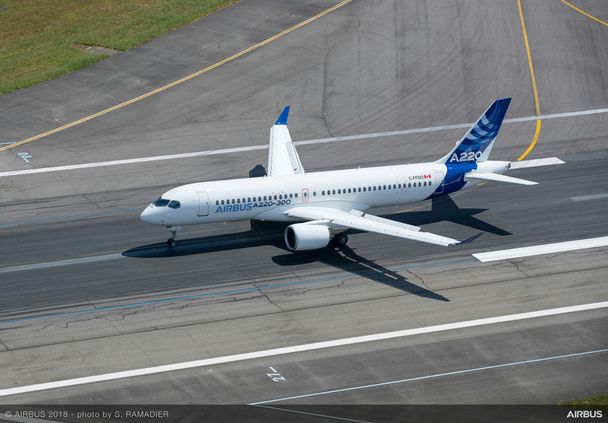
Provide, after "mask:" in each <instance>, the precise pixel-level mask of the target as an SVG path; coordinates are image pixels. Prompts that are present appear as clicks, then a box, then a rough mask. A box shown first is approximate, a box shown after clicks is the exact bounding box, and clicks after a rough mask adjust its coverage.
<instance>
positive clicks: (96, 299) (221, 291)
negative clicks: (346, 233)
mask: <svg viewBox="0 0 608 423" xmlns="http://www.w3.org/2000/svg"><path fill="white" fill-rule="evenodd" d="M279 3H280V7H279V6H278V4H279ZM336 3H337V2H331V1H316V0H315V1H306V2H297V3H295V2H294V3H288V4H284V2H273V1H270V0H264V1H256V2H254V1H248V0H244V1H242V2H240V3H238V4H236V5H234V6H231V7H229V8H227V9H224V10H222V11H220V12H218V13H217V14H215V15H212V16H209V17H207V18H205V19H203V20H200V21H197V22H195V23H193V24H191V25H189V26H187V27H185V28H183V29H180V30H177V31H175V32H174V33H171V34H168V35H166V36H163V37H160V38H158V39H157V40H154V41H152V42H150V43H148V44H146V45H144V46H141V47H139V48H136V49H134V50H132V51H130V52H127V53H124V54H119V55H116V56H114V57H112V58H111V59H108V60H106V61H104V62H102V63H99V64H97V65H94V66H93V67H91V68H88V69H85V70H82V71H79V72H76V73H74V74H71V75H68V76H65V77H62V78H59V79H57V80H53V81H49V82H47V83H44V84H41V85H39V86H36V87H32V88H29V89H26V90H22V91H18V92H15V93H12V94H9V95H5V96H3V97H0V109H1V110H2V115H1V116H0V129H1V130H2V136H3V140H4V138H6V140H7V142H11V141H17V140H19V139H22V138H25V137H27V136H31V135H32V134H34V133H36V132H42V131H44V130H48V129H49V126H52V125H57V124H63V123H66V122H69V121H71V120H74V119H77V118H79V117H81V115H82V114H89V113H94V112H95V111H97V110H100V109H102V108H105V107H109V106H111V105H112V104H114V103H116V102H119V101H125V100H128V97H129V96H135V95H139V94H141V93H142V92H144V91H145V90H147V89H150V88H152V87H154V86H159V85H161V84H166V83H169V82H171V80H174V79H177V77H180V76H183V75H184V74H187V73H189V72H190V73H191V72H194V71H196V69H199V68H201V67H202V65H203V64H204V65H209V64H211V63H213V62H214V61H217V60H220V59H221V57H222V55H225V54H227V53H234V52H236V51H239V50H241V49H243V48H245V47H247V46H248V45H250V44H252V43H254V42H259V41H261V40H263V39H265V38H268V37H269V36H271V35H272V34H273V33H278V32H279V31H281V30H282V29H284V28H287V27H289V26H291V25H294V24H295V23H297V22H299V21H302V20H303V19H306V18H308V17H310V16H313V15H315V14H318V13H319V12H321V11H322V10H324V9H326V8H328V7H331V6H332V5H334V4H336ZM440 3H441V4H440ZM514 3H515V2H512V1H501V2H494V3H492V4H487V3H485V2H477V1H475V2H467V3H466V4H460V3H457V4H453V3H452V2H443V3H442V2H434V1H433V2H430V1H422V0H420V1H416V2H408V3H407V4H404V3H402V2H398V1H388V0H382V1H378V2H361V1H356V0H354V1H353V2H351V3H350V4H348V5H345V6H343V7H342V8H340V9H338V10H336V11H335V12H332V13H331V14H328V15H326V16H324V17H323V18H322V19H319V20H318V21H315V22H314V23H311V24H309V25H307V26H304V27H302V28H300V29H298V30H297V31H294V32H293V33H290V34H289V35H287V36H285V37H283V38H281V39H279V40H277V41H274V42H272V43H271V44H268V45H266V46H264V47H263V48H262V49H259V50H257V51H255V52H254V53H251V54H249V55H246V56H243V57H241V58H239V59H237V60H236V61H234V62H231V63H229V64H226V65H224V66H222V67H221V68H219V69H217V70H214V71H213V72H210V73H208V74H205V75H203V76H201V77H199V78H194V79H192V80H191V81H189V82H187V83H185V84H182V85H179V86H176V87H174V88H171V89H170V90H167V91H166V92H163V93H162V94H158V95H155V96H154V97H150V98H149V99H146V100H145V101H141V102H138V103H135V104H132V105H130V106H128V107H126V108H123V109H120V110H119V111H115V112H112V113H109V114H106V115H104V116H102V117H99V118H96V119H93V120H90V121H88V122H86V123H83V124H82V125H77V126H74V127H72V128H70V129H67V130H65V131H62V132H59V133H57V134H54V135H52V136H49V137H46V138H43V139H40V140H38V141H35V142H31V143H28V144H25V145H23V146H22V147H23V148H18V149H13V150H8V151H6V152H2V153H0V166H1V169H0V171H2V172H7V171H20V170H28V169H37V168H46V167H53V166H65V165H75V164H81V163H92V162H102V161H108V160H123V159H135V158H138V157H150V156H161V155H167V154H184V155H187V154H188V153H190V152H195V151H206V150H219V149H226V148H230V149H242V150H239V151H237V152H233V153H227V154H216V155H199V156H193V157H180V158H175V159H172V160H163V161H145V162H137V161H132V162H129V163H125V164H120V165H116V166H99V167H95V168H87V167H82V168H78V169H73V170H60V171H55V172H49V173H28V174H20V175H13V176H2V177H1V178H0V194H1V200H0V213H1V216H2V219H1V221H0V231H1V232H0V281H1V282H0V286H1V287H2V292H3V295H2V296H0V367H1V368H2V369H3V372H2V376H0V390H1V389H6V388H9V387H15V386H26V385H31V384H36V383H43V382H51V381H56V380H62V379H69V378H77V377H83V376H92V375H98V374H103V373H108V372H115V371H124V370H131V369H139V368H144V367H149V366H158V365H164V364H172V363H179V362H185V361H189V360H200V359H206V358H213V357H220V356H225V355H230V354H240V353H247V352H250V351H258V350H266V349H269V348H280V347H287V346H291V345H299V344H306V343H310V342H320V341H325V340H331V339H338V338H344V337H350V336H361V335H369V334H374V333H381V332H388V331H395V330H404V329H411V328H418V327H425V326H430V325H439V324H448V323H453V322H458V321H465V320H471V319H482V318H488V317H493V316H500V315H508V314H513V313H524V312H532V311H537V310H543V309H551V308H555V307H567V306H573V305H580V304H588V303H594V302H598V301H605V300H607V299H608V297H607V296H606V293H607V291H606V283H605V280H606V275H607V270H606V259H605V258H606V254H607V251H608V250H607V248H606V247H598V248H593V249H586V250H580V251H572V252H563V253H555V254H550V255H540V256H534V257H523V258H516V259H509V260H502V261H497V262H489V263H481V262H479V261H478V260H476V259H475V258H474V257H473V256H472V254H474V253H480V252H486V251H494V250H502V249H508V248H517V247H528V246H533V245H539V244H547V243H553V242H565V241H573V240H579V239H587V238H594V237H601V236H606V235H608V233H607V232H606V229H605V228H606V217H605V209H606V201H608V200H607V197H606V194H607V193H608V185H607V184H606V182H605V181H606V180H607V177H608V169H607V168H606V165H605V159H606V157H608V154H607V153H608V148H607V145H608V143H606V140H607V139H608V123H607V122H608V121H607V120H606V115H605V114H602V113H595V114H580V113H578V114H575V113H572V114H571V115H567V116H559V117H555V118H551V119H546V120H543V125H542V132H541V138H540V140H539V142H538V145H537V146H536V147H535V148H534V150H533V153H532V154H530V157H528V158H531V159H532V158H540V157H554V156H555V157H559V158H561V159H563V160H565V161H566V164H564V165H558V166H547V167H540V168H532V169H521V170H517V171H513V173H512V175H513V176H516V177H521V178H525V179H530V180H534V181H538V182H539V185H537V186H533V187H519V186H511V185H509V186H504V185H498V184H497V183H484V184H482V185H481V186H479V187H476V188H474V189H472V190H470V191H465V192H462V193H459V194H457V195H455V196H453V197H452V199H445V200H443V201H436V202H433V203H431V202H428V203H421V204H414V205H409V206H404V207H393V208H386V209H380V210H376V211H375V213H376V214H380V215H382V216H388V217H391V218H393V219H397V220H400V221H403V222H406V223H409V224H414V225H420V226H423V227H424V229H425V230H428V231H432V232H434V233H439V234H442V235H445V236H448V237H453V238H457V239H464V238H466V237H469V236H471V235H473V234H475V233H478V232H484V235H483V236H481V237H480V238H479V239H477V240H476V241H475V242H473V243H471V244H467V245H462V246H457V247H454V248H447V249H446V248H441V247H435V246H431V245H426V244H418V243H414V242H408V241H405V240H401V239H393V238H390V237H384V236H381V235H375V234H364V233H353V234H351V235H350V241H349V243H348V246H345V247H341V248H332V249H327V250H323V251H316V252H310V253H308V252H307V253H302V254H292V253H289V252H288V251H286V250H285V248H284V247H283V245H282V228H283V227H282V226H281V225H268V224H256V225H254V226H250V223H249V222H243V223H237V224H217V225H208V226H202V227H192V228H186V229H185V230H184V231H183V233H180V238H179V239H180V241H179V245H178V247H177V248H176V249H175V250H174V251H170V250H168V249H167V248H166V246H165V244H164V240H165V239H166V238H167V235H168V234H167V233H166V231H164V230H163V229H162V228H157V227H152V226H149V225H146V224H144V223H142V222H140V221H139V220H138V219H137V216H138V214H139V212H140V211H141V209H142V208H143V207H145V205H147V204H148V203H149V202H150V201H152V200H153V199H154V198H155V197H157V196H158V195H159V194H161V193H162V192H163V191H165V190H167V189H169V188H171V187H173V186H175V185H179V184H181V183H186V182H191V181H198V180H213V179H223V178H236V177H243V176H246V175H247V172H248V171H249V170H250V169H252V168H253V167H254V166H255V165H257V164H262V165H265V164H266V154H267V150H265V149H263V148H250V147H255V146H258V145H262V144H264V143H265V139H266V137H267V131H268V127H269V125H270V124H271V123H272V121H273V120H274V118H275V114H276V112H277V110H280V108H281V107H282V106H283V105H284V104H288V103H289V104H291V105H292V108H293V114H292V117H291V121H290V130H291V132H292V137H293V138H294V140H301V141H305V140H314V139H322V138H331V137H342V136H345V137H348V136H351V135H353V136H355V137H352V139H347V140H343V141H339V142H322V143H304V145H300V146H299V147H298V151H299V152H300V157H301V158H302V161H303V164H304V167H305V168H306V170H307V171H315V170H325V169H329V168H349V167H358V166H370V165H383V164H393V163H404V162H419V161H427V160H434V159H436V158H437V157H440V156H441V155H443V154H445V152H446V151H448V150H449V148H450V147H451V146H452V145H453V143H454V142H455V141H456V140H458V139H459V138H460V137H461V136H462V133H463V131H464V130H463V129H461V128H459V127H450V128H447V129H439V130H433V131H426V132H421V131H417V132H416V131H410V132H408V130H410V129H412V128H430V127H436V126H442V125H456V126H458V125H459V124H464V123H466V122H471V121H472V120H474V119H475V118H476V117H477V116H478V115H479V113H481V111H482V110H483V108H484V107H486V106H487V103H489V101H490V100H491V99H493V98H494V97H497V96H500V95H510V96H513V99H514V100H513V104H512V107H511V110H510V111H509V114H508V115H507V118H510V119H513V120H514V121H513V122H509V123H506V124H505V125H504V127H503V130H502V132H501V135H500V136H499V138H498V140H497V143H496V147H495V148H494V150H493V153H492V158H496V159H504V160H509V159H510V160H514V159H515V158H516V157H517V156H519V155H520V154H521V152H522V151H523V150H525V148H527V147H528V145H529V144H530V141H531V138H532V135H533V133H534V121H533V120H525V119H518V118H521V117H527V116H533V115H534V107H533V101H532V92H531V88H530V79H529V75H528V73H527V72H528V64H527V60H526V56H525V52H524V49H523V47H522V42H521V33H520V29H519V26H518V25H519V16H518V12H517V7H515V4H514ZM523 3H524V14H525V17H526V21H527V22H528V25H529V28H528V31H529V34H528V36H529V39H530V43H531V47H532V51H533V57H534V58H535V60H536V63H535V65H536V71H537V72H536V75H537V79H538V81H537V82H538V90H539V95H540V99H541V111H542V113H543V114H551V113H554V114H555V113H565V112H578V111H585V110H596V109H603V108H606V107H608V106H607V105H608V93H607V92H606V88H605V87H606V86H608V85H606V82H605V81H608V71H607V70H606V69H608V66H607V65H608V56H607V55H606V52H605V51H604V50H605V49H602V48H601V45H603V44H602V42H605V40H606V38H607V37H608V33H607V32H606V28H604V27H602V26H601V25H597V24H596V25H594V24H593V23H592V21H589V20H588V19H586V18H585V17H584V16H582V15H580V14H577V13H576V12H574V11H572V10H571V9H569V8H567V7H565V6H564V7H563V8H561V7H557V6H555V5H554V4H553V2H550V1H544V0H543V1H539V2H535V3H534V4H532V3H530V4H528V3H527V2H525V1H524V2H523ZM589 3H590V4H589V9H590V10H591V9H592V10H593V12H594V14H595V15H598V16H599V15H602V13H603V16H608V9H606V5H605V4H604V3H602V2H601V1H595V2H593V1H591V2H589ZM275 10H280V13H270V11H275ZM244 22H247V24H244ZM473 22H482V24H481V25H473ZM254 23H256V24H257V25H254ZM237 28H238V30H237ZM259 28H264V29H263V30H261V29H259ZM573 28H574V29H573ZM566 40H567V41H566ZM203 41H204V43H203ZM488 46H491V48H490V47H488ZM193 48H195V49H196V50H195V51H196V54H193V51H192V49H193ZM558 52H559V54H558ZM565 58H567V59H565ZM203 62H204V63H203ZM481 62H482V63H483V66H481V65H480V66H475V64H478V63H481ZM161 65H162V66H161ZM353 69H354V70H355V71H353ZM93 81H95V82H93ZM66 87H68V88H69V90H68V91H67V92H68V95H66V91H65V90H66ZM387 131H402V132H403V133H400V134H399V135H390V134H387V135H383V136H376V137H368V138H361V139H358V138H357V137H356V135H357V134H369V133H376V132H377V133H380V132H383V133H384V132H387ZM21 150H24V151H26V152H27V153H28V154H30V155H31V157H32V158H31V161H30V163H26V162H25V161H24V160H22V159H21V158H20V156H18V153H19V152H21ZM607 328H608V313H607V312H606V310H605V309H599V310H592V311H581V312H576V313H569V314H565V315H559V316H550V317H542V318H537V319H531V320H526V321H522V322H506V323H499V324H496V325H489V326H484V327H471V328H467V329H458V330H454V331H449V332H444V333H433V334H422V335H416V336H412V337H408V338H407V339H406V338H404V339H393V340H383V341H377V342H370V343H366V344H361V345H356V346H350V347H346V346H345V347H336V348H329V349H325V350H319V351H310V352H301V353H296V354H291V355H285V356H277V357H273V358H272V359H267V358H259V359H254V360H249V361H242V362H234V363H227V364H221V365H217V366H210V367H205V368H200V369H195V370H190V371H183V370H182V371H175V372H169V373H162V374H155V375H149V376H142V377H136V378H130V379H121V380H116V381H113V382H101V383H96V384H88V385H83V386H79V387H66V388H60V389H53V390H45V391H40V392H33V393H27V394H20V395H16V396H7V397H0V402H2V403H39V402H45V403H150V404H153V403H158V402H159V401H161V400H162V401H164V403H236V404H249V403H257V402H262V401H273V403H274V402H276V403H277V404H278V403H281V404H284V403H297V404H363V403H365V404H388V403H399V404H406V403H407V404H420V403H423V404H424V403H431V404H441V403H452V404H460V403H464V404H473V403H493V404H496V403H527V404H531V403H557V402H560V401H563V400H567V399H571V398H577V397H583V396H586V395H594V394H597V393H602V392H605V391H606V389H607V388H608V385H607V384H606V380H608V378H607V377H606V376H608V374H607V370H608V366H607V364H608V362H607V357H608V354H607V353H605V352H603V350H604V349H605V348H608V342H607V341H608V339H607V338H606V335H605V334H607V333H608V331H607V330H606V329H607ZM2 350H4V351H2ZM270 368H273V369H275V370H276V372H273V371H271V370H269V369H270ZM277 372H278V373H279V374H280V375H281V376H282V377H284V378H285V380H284V381H283V380H281V381H279V382H274V381H272V378H271V377H269V376H268V374H269V373H271V374H274V373H277ZM371 385H373V386H371ZM329 391H331V392H329ZM161 395H162V397H161Z"/></svg>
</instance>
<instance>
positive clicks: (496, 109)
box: [435, 98, 511, 164]
mask: <svg viewBox="0 0 608 423" xmlns="http://www.w3.org/2000/svg"><path fill="white" fill-rule="evenodd" d="M509 103H511V99H510V98H499V99H497V100H494V102H493V103H492V104H491V105H490V107H488V109H487V110H486V111H485V112H484V113H483V114H482V115H481V116H480V118H479V119H478V120H477V122H476V123H475V124H474V125H473V126H472V127H471V129H469V131H468V132H467V133H466V134H465V136H464V137H462V139H461V140H460V141H459V142H458V143H457V144H456V147H454V149H453V150H452V151H450V153H449V154H447V155H446V156H444V157H442V158H441V159H440V160H437V161H436V162H435V163H445V164H458V163H471V162H484V161H486V160H487V159H488V157H489V155H490V151H491V150H492V145H493V144H494V140H495V139H496V135H498V131H499V130H500V125H501V124H502V121H503V119H504V117H505V114H506V113H507V109H508V108H509Z"/></svg>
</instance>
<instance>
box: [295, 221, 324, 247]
mask: <svg viewBox="0 0 608 423" xmlns="http://www.w3.org/2000/svg"><path fill="white" fill-rule="evenodd" d="M330 238H331V233H330V231H329V228H328V227H327V226H325V225H310V224H306V223H296V224H295V225H290V226H288V227H287V228H285V245H287V248H289V249H290V250H291V251H305V250H316V249H318V248H323V247H327V244H329V239H330Z"/></svg>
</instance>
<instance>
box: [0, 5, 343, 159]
mask: <svg viewBox="0 0 608 423" xmlns="http://www.w3.org/2000/svg"><path fill="white" fill-rule="evenodd" d="M351 1H352V0H342V1H341V2H340V3H338V4H335V5H333V6H332V7H330V8H328V9H325V10H323V11H322V12H320V13H317V14H316V15H314V16H311V17H310V18H308V19H305V20H303V21H302V22H299V23H297V24H295V25H293V26H291V27H289V28H287V29H285V30H283V31H281V32H279V33H278V34H275V35H273V36H272V37H269V38H266V39H265V40H263V41H260V42H259V43H256V44H254V45H252V46H249V47H247V48H246V49H244V50H241V51H239V52H238V53H236V54H233V55H232V56H229V57H227V58H225V59H223V60H220V61H219V62H216V63H214V64H212V65H210V66H207V67H206V68H203V69H200V70H198V71H196V72H194V73H191V74H190V75H186V76H184V77H183V78H180V79H178V80H176V81H173V82H170V83H168V84H166V85H163V86H162V87H159V88H156V89H154V90H152V91H148V92H147V93H144V94H142V95H140V96H137V97H133V98H131V99H130V100H127V101H123V102H122V103H119V104H115V105H114V106H111V107H108V108H106V109H103V110H100V111H99V112H97V113H93V114H91V115H88V116H85V117H83V118H80V119H78V120H75V121H72V122H70V123H67V124H65V125H62V126H59V127H57V128H54V129H51V130H50V131H46V132H43V133H41V134H38V135H34V136H31V137H29V138H25V139H23V140H21V141H15V142H14V143H11V144H9V145H5V146H3V147H0V152H2V151H5V150H9V149H11V148H15V147H18V146H20V145H23V144H27V143H30V142H32V141H36V140H39V139H41V138H45V137H48V136H49V135H53V134H56V133H57V132H61V131H64V130H66V129H69V128H71V127H73V126H77V125H80V124H81V123H84V122H87V121H89V120H91V119H95V118H98V117H100V116H103V115H105V114H108V113H110V112H113V111H114V110H118V109H122V108H123V107H126V106H128V105H130V104H133V103H137V102H138V101H141V100H144V99H146V98H148V97H151V96H153V95H155V94H158V93H160V92H163V91H165V90H168V89H169V88H173V87H175V86H176V85H179V84H182V83H184V82H186V81H189V80H191V79H194V78H196V77H197V76H200V75H202V74H204V73H207V72H209V71H212V70H214V69H216V68H219V67H220V66H222V65H225V64H226V63H229V62H232V61H233V60H235V59H238V58H239V57H241V56H244V55H246V54H248V53H251V52H252V51H254V50H257V49H259V48H260V47H264V46H265V45H266V44H270V43H271V42H273V41H275V40H278V39H279V38H281V37H283V36H285V35H287V34H289V33H291V32H293V31H295V30H296V29H300V28H302V27H303V26H306V25H308V24H309V23H311V22H314V21H316V20H317V19H319V18H322V17H323V16H325V15H327V14H329V13H331V12H333V11H334V10H337V9H339V8H341V7H342V6H344V5H346V4H348V3H350V2H351Z"/></svg>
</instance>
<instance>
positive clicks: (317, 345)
mask: <svg viewBox="0 0 608 423" xmlns="http://www.w3.org/2000/svg"><path fill="white" fill-rule="evenodd" d="M607 307H608V301H602V302H598V303H590V304H581V305H576V306H569V307H559V308H552V309H546V310H538V311H530V312H527V313H517V314H508V315H504V316H496V317H488V318H483V319H476V320H468V321H464V322H456V323H447V324H442V325H435V326H426V327H421V328H414V329H405V330H400V331H395V332H384V333H376V334H373V335H364V336H355V337H352V338H342V339H334V340H331V341H322V342H314V343H311V344H302V345H294V346H291V347H283V348H274V349H270V350H262V351H254V352H249V353H243V354H235V355H227V356H224V357H215V358H206V359H202V360H195V361H186V362H182V363H175V364H167V365H163V366H154V367H146V368H142V369H134V370H125V371H120V372H114V373H104V374H100V375H94V376H86V377H79V378H75V379H66V380H59V381H55V382H47V383H38V384H35V385H26V386H18V387H13V388H6V389H0V397H6V396H9V395H16V394H23V393H28V392H36V391H46V390H49V389H56V388H66V387H70V386H78V385H86V384H89V383H96V382H107V381H110V380H117V379H125V378H130V377H136V376H144V375H152V374H158V373H166V372H172V371H176V370H185V369H192V368H198V367H204V366H212V365H218V364H224V363H232V362H236V361H244V360H252V359H255V358H263V357H272V356H277V355H284V354H293V353H299V352H305V351H314V350H321V349H325V348H333V347H340V346H345V345H353V344H361V343H365V342H372V341H381V340H386V339H394V338H402V337H406V336H413V335H420V334H426V333H433V332H441V331H448V330H455V329H463V328H470V327H476V326H484V325H491V324H495V323H505V322H513V321H518V320H525V319H534V318H538V317H547V316H554V315H558V314H566V313H575V312H579V311H588V310H597V309H603V308H607Z"/></svg>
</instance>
